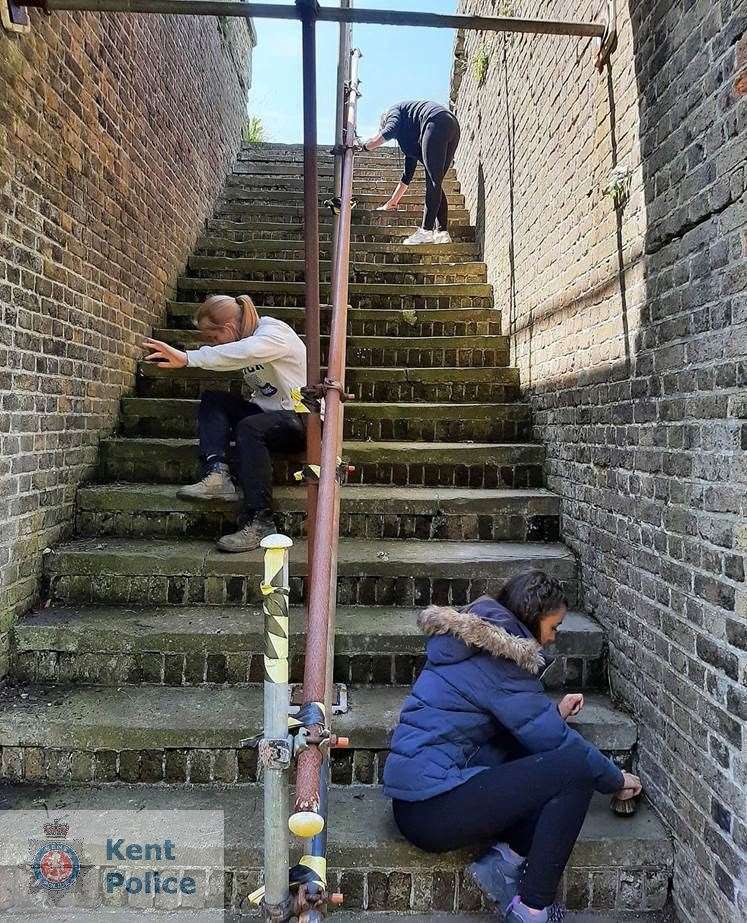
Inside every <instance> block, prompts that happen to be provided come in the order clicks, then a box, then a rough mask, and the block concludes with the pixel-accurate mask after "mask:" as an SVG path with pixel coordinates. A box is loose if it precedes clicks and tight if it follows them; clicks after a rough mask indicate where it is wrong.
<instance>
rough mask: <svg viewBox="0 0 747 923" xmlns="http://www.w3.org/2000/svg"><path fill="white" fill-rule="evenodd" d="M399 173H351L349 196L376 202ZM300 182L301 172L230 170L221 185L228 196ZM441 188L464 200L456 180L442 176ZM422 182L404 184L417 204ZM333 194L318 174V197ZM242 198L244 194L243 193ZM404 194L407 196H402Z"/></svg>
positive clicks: (293, 188)
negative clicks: (351, 194) (232, 172)
mask: <svg viewBox="0 0 747 923" xmlns="http://www.w3.org/2000/svg"><path fill="white" fill-rule="evenodd" d="M400 176H401V173H397V172H396V171H395V170H390V171H389V172H388V173H384V172H382V171H377V172H372V171H370V170H367V171H366V172H365V173H358V172H357V171H356V175H355V176H354V177H353V198H354V200H358V198H359V196H360V194H361V193H365V194H369V195H375V196H376V197H377V198H378V201H379V203H381V202H385V201H386V200H387V199H388V198H389V196H390V195H391V194H392V192H393V191H394V189H395V187H396V186H397V184H398V183H399V180H400ZM303 189H304V182H303V176H302V175H299V176H294V175H290V174H278V173H256V172H255V173H250V174H247V173H234V174H233V175H232V176H228V177H227V178H226V184H225V186H224V187H223V196H224V198H227V199H228V198H231V197H232V195H233V193H234V191H236V190H239V191H241V192H255V191H256V192H259V193H260V194H261V193H262V192H265V191H269V190H274V191H277V192H293V193H298V192H300V193H303ZM442 189H443V191H444V192H445V193H446V195H447V196H448V198H449V201H450V202H451V201H452V198H451V197H452V196H454V201H459V204H460V205H463V204H464V197H463V196H461V187H460V185H459V183H458V182H457V181H456V180H445V181H444V182H443V183H442ZM425 190H426V182H425V177H423V178H421V179H414V180H413V181H412V183H410V186H409V188H408V196H410V197H413V196H416V195H419V196H420V201H421V204H422V202H423V199H424V197H425ZM333 194H334V177H333V176H332V175H331V174H325V175H320V176H319V197H320V198H321V199H322V201H323V200H324V199H325V198H328V197H330V196H332V195H333ZM245 198H246V197H245ZM405 198H407V196H405Z"/></svg>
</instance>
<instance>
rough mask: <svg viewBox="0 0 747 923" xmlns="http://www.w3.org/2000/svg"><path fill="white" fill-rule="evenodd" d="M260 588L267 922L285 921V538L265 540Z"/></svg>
mask: <svg viewBox="0 0 747 923" xmlns="http://www.w3.org/2000/svg"><path fill="white" fill-rule="evenodd" d="M261 545H262V548H264V552H265V555H264V580H263V582H262V585H261V590H262V596H263V601H262V608H263V610H264V616H265V657H264V669H265V678H264V739H263V740H262V741H261V742H260V744H259V763H260V765H261V766H262V768H263V770H264V849H265V853H264V860H265V862H264V902H263V906H264V916H265V920H267V921H268V923H280V921H285V920H289V919H290V917H291V910H292V906H291V897H290V888H289V868H290V863H289V846H290V833H289V830H288V811H289V807H290V794H289V769H290V765H291V759H292V753H291V743H290V740H289V737H288V678H289V677H288V638H289V616H288V601H289V595H290V582H289V576H288V552H289V549H290V548H291V547H292V545H293V541H292V539H290V538H288V536H286V535H268V536H267V537H266V538H263V539H262V542H261Z"/></svg>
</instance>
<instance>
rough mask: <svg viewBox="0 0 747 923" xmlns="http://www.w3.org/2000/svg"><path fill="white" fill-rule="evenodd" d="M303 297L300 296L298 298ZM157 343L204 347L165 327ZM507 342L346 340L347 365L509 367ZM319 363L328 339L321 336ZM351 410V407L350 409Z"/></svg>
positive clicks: (194, 336) (495, 338)
mask: <svg viewBox="0 0 747 923" xmlns="http://www.w3.org/2000/svg"><path fill="white" fill-rule="evenodd" d="M299 297H302V296H299ZM153 336H154V337H155V339H157V340H162V341H164V342H166V343H170V344H171V345H172V346H177V347H179V348H180V349H199V348H200V346H202V345H203V343H202V341H201V340H200V338H199V334H198V332H197V331H196V330H194V329H193V330H181V329H178V328H172V327H164V328H161V329H157V330H154V331H153ZM509 344H510V340H509V338H508V337H507V336H503V335H489V336H486V335H484V336H478V337H475V336H449V337H416V336H408V337H407V338H402V337H357V336H353V337H349V338H348V340H347V350H348V351H347V361H348V365H349V366H350V367H351V368H370V367H381V366H384V367H387V368H389V367H399V368H410V369H413V368H436V367H441V368H452V369H455V370H456V369H461V368H484V367H495V366H503V367H506V366H508V360H509ZM321 348H322V362H326V359H327V350H328V348H329V337H327V336H322V338H321ZM351 406H352V405H351Z"/></svg>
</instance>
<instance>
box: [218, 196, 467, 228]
mask: <svg viewBox="0 0 747 923" xmlns="http://www.w3.org/2000/svg"><path fill="white" fill-rule="evenodd" d="M380 204H381V201H380V200H379V201H377V202H373V201H371V202H367V203H366V204H359V205H357V206H356V207H355V208H354V209H353V210H352V223H353V225H357V224H362V225H369V224H377V225H382V226H386V227H392V226H397V225H399V224H404V223H405V222H408V221H412V222H413V223H414V224H415V225H419V224H420V218H421V216H422V212H423V203H422V202H420V203H419V204H418V203H416V202H411V203H409V204H408V205H400V207H399V208H398V209H397V211H390V212H383V211H379V210H378V206H379V205H380ZM214 217H215V218H229V217H233V218H234V219H237V218H238V219H243V220H249V219H251V218H252V217H256V218H258V219H259V220H260V221H267V220H271V219H291V220H296V221H302V220H303V204H302V203H299V204H287V203H284V204H280V203H269V204H268V203H264V202H262V203H258V202H256V200H255V202H232V201H225V200H223V199H221V200H219V201H218V202H217V203H216V207H215V212H214ZM469 219H470V216H469V212H468V211H467V209H466V208H450V209H449V231H451V228H452V226H457V225H460V224H469ZM319 222H320V224H327V223H328V224H332V212H331V211H330V210H329V208H327V207H326V206H323V205H320V206H319ZM410 233H412V228H410Z"/></svg>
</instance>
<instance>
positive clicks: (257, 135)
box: [244, 115, 265, 144]
mask: <svg viewBox="0 0 747 923" xmlns="http://www.w3.org/2000/svg"><path fill="white" fill-rule="evenodd" d="M264 140H265V126H264V125H263V124H262V119H261V118H260V117H259V116H258V115H252V116H250V117H249V119H248V121H247V123H246V124H245V125H244V143H245V144H257V143H259V142H260V141H264Z"/></svg>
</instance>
